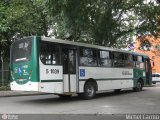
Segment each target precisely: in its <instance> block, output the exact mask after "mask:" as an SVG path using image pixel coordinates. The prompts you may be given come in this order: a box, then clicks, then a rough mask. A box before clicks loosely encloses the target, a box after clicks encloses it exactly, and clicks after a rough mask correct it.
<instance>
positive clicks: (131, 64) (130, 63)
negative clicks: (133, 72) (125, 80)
mask: <svg viewBox="0 0 160 120" xmlns="http://www.w3.org/2000/svg"><path fill="white" fill-rule="evenodd" d="M125 64H126V67H129V68H130V67H134V61H133V55H132V54H125Z"/></svg>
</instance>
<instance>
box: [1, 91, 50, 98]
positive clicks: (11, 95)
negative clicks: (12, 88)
mask: <svg viewBox="0 0 160 120" xmlns="http://www.w3.org/2000/svg"><path fill="white" fill-rule="evenodd" d="M48 94H51V93H20V94H19V93H17V94H16V93H14V92H13V93H10V94H5V93H3V94H1V92H0V98H1V97H20V96H33V95H48Z"/></svg>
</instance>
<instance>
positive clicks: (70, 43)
mask: <svg viewBox="0 0 160 120" xmlns="http://www.w3.org/2000/svg"><path fill="white" fill-rule="evenodd" d="M31 37H33V36H31ZM31 37H25V38H22V39H26V38H31ZM34 37H37V36H34ZM22 39H21V40H22ZM41 40H42V41H48V42H55V43H63V44H68V45H75V46H81V47H89V48H95V49H102V50H109V51H117V52H124V53H130V54H134V55H142V56H143V57H145V58H149V57H148V56H147V55H146V54H141V53H136V52H133V51H126V50H121V49H117V48H110V47H104V46H99V45H93V44H88V43H81V42H74V41H68V40H61V39H54V38H49V37H41Z"/></svg>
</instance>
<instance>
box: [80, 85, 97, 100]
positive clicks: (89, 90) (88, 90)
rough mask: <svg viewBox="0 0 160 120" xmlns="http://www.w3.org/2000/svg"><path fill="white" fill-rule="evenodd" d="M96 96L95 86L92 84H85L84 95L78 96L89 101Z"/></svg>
mask: <svg viewBox="0 0 160 120" xmlns="http://www.w3.org/2000/svg"><path fill="white" fill-rule="evenodd" d="M95 95H96V84H95V83H94V82H87V83H86V84H85V86H84V93H81V94H80V97H82V98H83V99H86V100H89V99H92V98H94V97H95Z"/></svg>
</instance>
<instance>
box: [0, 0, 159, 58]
mask: <svg viewBox="0 0 160 120" xmlns="http://www.w3.org/2000/svg"><path fill="white" fill-rule="evenodd" d="M144 1H146V0H95V1H94V0H45V1H44V0H1V1H0V18H1V19H0V53H2V54H3V56H5V57H6V58H8V55H9V46H10V44H11V42H12V40H13V38H15V37H17V36H16V35H18V34H20V36H31V35H45V36H47V35H48V33H47V30H49V29H52V30H53V33H52V35H54V36H56V38H60V39H67V40H73V41H80V42H86V43H92V44H97V45H103V46H111V47H118V48H121V47H125V46H127V44H128V43H130V42H131V41H132V38H133V35H142V34H148V33H152V34H155V33H156V30H157V16H158V15H160V7H159V5H155V3H154V2H155V1H154V0H151V2H149V3H145V2H144ZM152 1H153V2H152Z"/></svg>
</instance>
